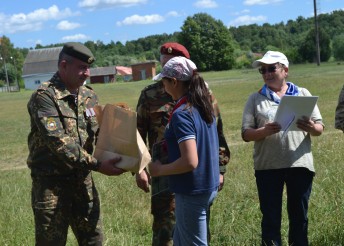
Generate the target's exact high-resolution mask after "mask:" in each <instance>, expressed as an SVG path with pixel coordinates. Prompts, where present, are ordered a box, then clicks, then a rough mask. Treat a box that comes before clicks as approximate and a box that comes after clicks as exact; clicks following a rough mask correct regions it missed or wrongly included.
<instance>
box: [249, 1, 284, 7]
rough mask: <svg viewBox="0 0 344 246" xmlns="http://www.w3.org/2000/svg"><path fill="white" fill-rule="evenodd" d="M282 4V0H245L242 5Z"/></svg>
mask: <svg viewBox="0 0 344 246" xmlns="http://www.w3.org/2000/svg"><path fill="white" fill-rule="evenodd" d="M279 2H283V0H245V1H244V5H249V6H251V5H267V4H271V3H279Z"/></svg>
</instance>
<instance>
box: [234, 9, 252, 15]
mask: <svg viewBox="0 0 344 246" xmlns="http://www.w3.org/2000/svg"><path fill="white" fill-rule="evenodd" d="M250 12H251V11H250V10H249V9H244V10H241V11H238V12H234V13H232V15H242V14H248V13H250Z"/></svg>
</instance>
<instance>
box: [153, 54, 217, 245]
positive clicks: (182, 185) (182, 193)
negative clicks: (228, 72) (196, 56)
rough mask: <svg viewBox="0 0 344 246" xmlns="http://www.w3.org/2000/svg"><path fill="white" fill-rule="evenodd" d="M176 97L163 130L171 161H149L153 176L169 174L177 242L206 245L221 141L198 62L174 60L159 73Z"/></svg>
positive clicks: (215, 190) (177, 58) (167, 88)
mask: <svg viewBox="0 0 344 246" xmlns="http://www.w3.org/2000/svg"><path fill="white" fill-rule="evenodd" d="M155 79H156V80H162V81H163V84H164V88H165V90H166V92H167V93H168V94H170V95H171V96H172V98H173V99H174V100H176V102H177V103H176V105H175V107H174V109H173V111H172V114H171V116H170V119H169V123H168V125H167V127H166V131H165V139H166V143H167V150H168V159H169V163H168V164H164V165H162V164H161V163H160V162H159V161H156V162H154V163H152V164H151V165H150V166H149V171H150V173H151V175H152V176H164V175H168V176H169V188H170V190H171V191H172V192H174V193H175V198H176V210H175V214H176V225H175V229H174V234H173V243H174V245H176V246H179V245H208V243H207V223H206V221H207V210H208V209H209V206H210V204H211V203H212V202H213V200H214V199H215V197H216V195H217V190H218V186H219V164H218V163H219V155H218V149H219V143H218V137H217V129H216V121H215V117H214V112H213V107H212V105H211V100H210V97H209V91H208V88H207V86H206V83H205V82H204V80H203V78H202V77H201V76H200V75H199V74H198V73H197V67H196V65H195V64H194V63H193V62H192V61H191V60H189V59H187V58H185V57H175V58H172V59H170V60H169V61H168V62H167V63H166V64H165V66H164V67H163V70H162V72H161V73H160V74H159V75H158V76H157V77H156V78H155Z"/></svg>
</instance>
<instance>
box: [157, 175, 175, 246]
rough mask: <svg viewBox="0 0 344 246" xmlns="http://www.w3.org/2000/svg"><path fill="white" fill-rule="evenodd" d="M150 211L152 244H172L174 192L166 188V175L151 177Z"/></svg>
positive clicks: (164, 245) (158, 245)
mask: <svg viewBox="0 0 344 246" xmlns="http://www.w3.org/2000/svg"><path fill="white" fill-rule="evenodd" d="M151 203H152V204H151V212H152V215H153V226H152V229H153V239H152V245H153V246H172V245H173V241H172V234H173V228H174V225H175V223H176V219H175V215H174V209H175V199H174V194H173V193H171V192H170V191H169V190H168V178H167V177H153V178H152V199H151Z"/></svg>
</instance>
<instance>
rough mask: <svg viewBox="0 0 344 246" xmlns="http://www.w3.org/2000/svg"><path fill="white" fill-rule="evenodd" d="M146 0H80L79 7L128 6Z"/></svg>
mask: <svg viewBox="0 0 344 246" xmlns="http://www.w3.org/2000/svg"><path fill="white" fill-rule="evenodd" d="M146 2H147V0H82V1H80V2H79V3H78V5H79V7H82V8H88V9H97V8H110V7H130V6H134V5H139V4H144V3H146Z"/></svg>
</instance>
